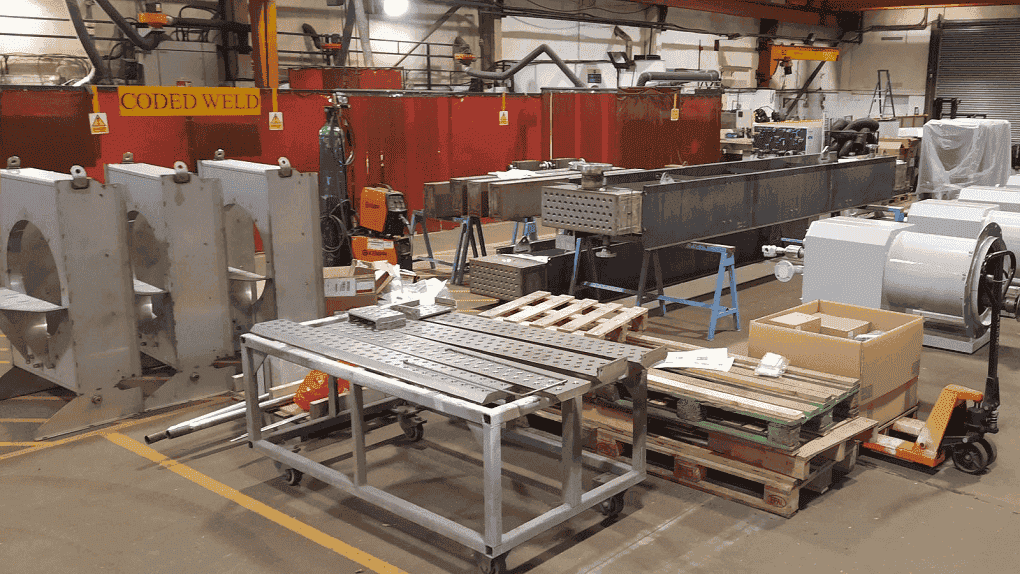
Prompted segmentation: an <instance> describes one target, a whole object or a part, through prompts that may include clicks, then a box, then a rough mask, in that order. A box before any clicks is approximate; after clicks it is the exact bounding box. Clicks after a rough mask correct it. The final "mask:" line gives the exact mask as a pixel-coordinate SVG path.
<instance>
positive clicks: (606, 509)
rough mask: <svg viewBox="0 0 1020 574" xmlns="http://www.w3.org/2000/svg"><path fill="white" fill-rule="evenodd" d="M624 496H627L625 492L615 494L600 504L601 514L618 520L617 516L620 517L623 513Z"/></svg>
mask: <svg viewBox="0 0 1020 574" xmlns="http://www.w3.org/2000/svg"><path fill="white" fill-rule="evenodd" d="M624 494H625V493H624V492H621V493H620V494H614V495H613V496H611V497H609V498H607V499H606V500H603V501H602V502H600V503H599V512H601V513H602V515H603V516H607V517H609V518H616V517H617V516H619V515H620V513H621V512H623V506H624V502H623V495H624Z"/></svg>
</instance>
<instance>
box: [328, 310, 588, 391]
mask: <svg viewBox="0 0 1020 574" xmlns="http://www.w3.org/2000/svg"><path fill="white" fill-rule="evenodd" d="M321 329H322V330H324V331H327V332H330V333H335V334H337V335H340V336H343V337H348V338H353V339H356V340H360V341H364V342H367V343H371V344H373V345H378V346H380V347H385V348H387V349H392V350H395V351H396V350H399V351H402V352H405V353H408V354H411V355H415V356H418V357H421V358H423V359H430V360H434V361H437V362H441V363H444V364H448V365H450V366H452V367H455V368H458V369H462V370H464V371H467V372H473V373H479V374H480V375H484V376H487V377H490V378H492V379H498V380H501V381H503V382H505V383H508V384H514V385H517V386H521V387H525V388H527V389H531V390H542V391H546V392H549V393H553V394H560V393H564V392H569V391H572V390H575V389H577V388H578V387H588V386H590V384H589V383H588V382H587V381H583V380H580V379H575V378H573V377H563V376H559V375H557V376H556V377H550V376H547V375H542V374H539V373H534V372H531V371H527V370H524V369H521V368H518V367H515V366H513V365H511V364H506V363H504V362H495V361H494V360H490V359H486V358H482V357H479V356H476V355H470V354H467V353H465V352H464V351H462V350H460V349H456V348H454V347H450V346H448V345H444V344H441V343H437V342H433V341H429V340H424V339H421V338H418V337H413V336H411V335H407V334H404V332H403V330H393V331H387V332H385V333H380V332H376V331H373V330H371V329H370V328H369V327H367V326H362V325H357V324H353V323H335V324H332V325H328V326H325V327H322V328H321Z"/></svg>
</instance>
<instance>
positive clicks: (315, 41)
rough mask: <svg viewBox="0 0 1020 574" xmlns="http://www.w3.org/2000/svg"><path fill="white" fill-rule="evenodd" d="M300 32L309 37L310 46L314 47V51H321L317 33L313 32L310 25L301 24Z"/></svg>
mask: <svg viewBox="0 0 1020 574" xmlns="http://www.w3.org/2000/svg"><path fill="white" fill-rule="evenodd" d="M301 31H302V32H304V33H305V34H307V35H309V36H311V38H312V44H313V45H314V46H315V49H316V50H321V49H322V42H321V41H319V33H318V32H316V31H315V28H313V27H312V25H311V24H302V25H301Z"/></svg>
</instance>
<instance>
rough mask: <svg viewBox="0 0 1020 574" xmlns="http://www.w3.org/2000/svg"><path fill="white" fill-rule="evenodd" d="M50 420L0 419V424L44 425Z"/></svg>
mask: <svg viewBox="0 0 1020 574" xmlns="http://www.w3.org/2000/svg"><path fill="white" fill-rule="evenodd" d="M48 420H50V419H0V423H33V424H39V425H41V424H43V423H44V422H46V421H48Z"/></svg>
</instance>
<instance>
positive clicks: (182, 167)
mask: <svg viewBox="0 0 1020 574" xmlns="http://www.w3.org/2000/svg"><path fill="white" fill-rule="evenodd" d="M125 155H127V154H125ZM125 159H126V158H125ZM189 181H191V173H189V172H188V164H186V163H184V162H183V161H175V162H174V183H188V182H189Z"/></svg>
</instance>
